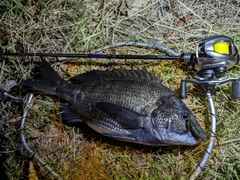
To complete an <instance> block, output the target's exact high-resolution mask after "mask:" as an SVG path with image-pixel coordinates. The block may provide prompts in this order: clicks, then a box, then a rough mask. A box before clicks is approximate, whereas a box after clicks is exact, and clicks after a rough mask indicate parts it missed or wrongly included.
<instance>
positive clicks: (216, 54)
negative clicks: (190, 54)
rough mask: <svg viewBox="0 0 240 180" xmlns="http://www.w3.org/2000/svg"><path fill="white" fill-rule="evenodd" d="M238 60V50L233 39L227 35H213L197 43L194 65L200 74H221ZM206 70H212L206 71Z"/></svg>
mask: <svg viewBox="0 0 240 180" xmlns="http://www.w3.org/2000/svg"><path fill="white" fill-rule="evenodd" d="M199 51H200V53H199ZM238 62H239V56H238V50H237V48H236V46H235V45H234V41H233V39H231V38H229V37H227V36H211V37H208V38H205V39H203V40H201V41H200V42H199V43H198V44H197V45H196V54H195V60H194V62H193V64H194V66H193V67H194V69H196V70H197V71H198V73H200V74H209V73H211V74H212V73H214V74H215V75H216V76H219V75H220V76H221V75H222V74H224V73H225V72H226V71H227V70H228V69H230V68H232V67H233V66H234V65H235V64H237V63H238ZM206 70H211V71H207V73H206V72H205V71H206Z"/></svg>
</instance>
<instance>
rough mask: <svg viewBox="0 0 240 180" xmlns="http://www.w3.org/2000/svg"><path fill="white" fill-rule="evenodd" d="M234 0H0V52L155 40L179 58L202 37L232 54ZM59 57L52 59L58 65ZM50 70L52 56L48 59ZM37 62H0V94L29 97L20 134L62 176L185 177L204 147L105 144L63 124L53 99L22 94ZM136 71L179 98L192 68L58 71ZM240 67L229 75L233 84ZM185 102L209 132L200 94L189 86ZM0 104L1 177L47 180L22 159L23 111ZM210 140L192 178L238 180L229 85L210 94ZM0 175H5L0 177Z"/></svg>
mask: <svg viewBox="0 0 240 180" xmlns="http://www.w3.org/2000/svg"><path fill="white" fill-rule="evenodd" d="M239 7H240V6H239V0H228V1H221V2H220V1H219V2H218V1H214V0H210V1H203V0H200V1H189V0H176V1H172V0H161V1H157V0H135V1H134V0H132V1H127V2H126V1H124V0H122V1H119V0H108V1H106V0H101V1H95V0H69V1H62V0H55V1H48V0H42V1H40V0H38V1H33V0H12V1H11V0H2V1H1V2H0V38H1V39H0V48H1V51H6V50H8V51H11V52H45V53H46V52H51V53H55V52H56V53H86V52H90V51H92V50H94V49H96V48H99V47H103V46H105V45H109V44H115V43H117V42H122V41H124V42H128V41H134V42H144V43H158V44H161V45H164V46H166V47H167V48H170V49H173V50H175V51H176V52H177V53H179V54H181V53H183V52H190V53H193V52H194V50H195V46H196V43H197V42H199V41H200V40H201V39H203V38H205V37H207V36H210V35H227V36H229V37H231V38H233V39H234V40H235V44H236V46H237V48H238V49H239V48H240V46H239V43H240V35H239V30H240V28H239V27H240V12H239ZM104 52H106V53H117V54H148V55H149V54H157V55H159V54H163V53H162V52H160V51H159V50H156V49H151V48H140V47H136V46H130V47H126V46H123V47H114V46H113V47H112V48H110V49H107V50H102V51H100V52H99V53H104ZM65 60H67V59H66V58H59V59H58V61H61V62H63V61H65ZM47 61H49V62H51V63H53V62H55V61H56V59H54V58H47ZM39 62H40V59H39V57H1V59H0V89H5V90H6V91H8V92H9V93H11V94H12V95H17V96H24V95H26V94H27V93H30V92H31V93H34V96H35V102H34V105H33V107H32V108H31V109H30V112H29V114H28V116H27V122H26V124H25V136H26V138H27V142H28V144H29V146H30V147H31V148H32V149H33V150H34V152H35V153H36V154H37V155H38V156H39V157H40V158H42V159H43V160H44V161H45V162H46V163H47V165H48V166H49V167H51V168H52V170H53V171H54V172H55V173H56V174H58V176H60V177H62V178H63V179H73V180H74V179H121V180H124V179H189V178H190V176H191V174H192V173H193V172H194V170H195V169H196V167H197V164H198V163H199V162H200V160H201V158H202V156H203V154H204V153H205V150H206V147H207V145H208V142H206V143H204V144H201V145H198V146H194V147H185V146H171V147H148V146H142V145H135V144H131V143H123V142H118V141H114V140H111V139H109V138H104V137H102V136H101V135H99V134H98V133H96V132H94V131H93V130H91V129H90V128H89V127H87V126H86V125H80V126H79V127H68V126H66V125H64V124H62V119H61V118H62V116H61V111H60V107H59V103H60V100H59V98H58V97H55V96H49V95H47V94H43V93H40V92H37V91H34V90H33V89H30V88H27V87H24V86H23V85H22V82H23V81H24V80H26V79H27V78H30V77H32V76H34V75H35V74H37V70H36V68H35V67H36V66H37V65H38V64H39ZM120 65H121V66H124V67H126V68H131V67H133V68H136V67H140V68H142V67H143V66H145V67H147V69H148V70H149V71H151V70H153V71H154V72H155V74H157V75H160V76H161V79H162V82H163V84H164V85H166V86H167V87H169V88H170V89H172V90H173V91H174V92H176V93H179V88H180V81H181V79H184V78H186V77H189V78H193V77H194V75H195V73H194V71H192V70H190V69H188V68H187V67H186V66H184V65H183V64H181V63H178V62H172V61H165V62H156V61H152V62H149V61H144V60H141V61H137V60H114V61H113V60H106V59H103V60H97V59H93V60H90V59H73V60H72V61H71V62H67V63H61V64H60V65H59V64H56V66H55V69H56V71H58V73H59V74H60V75H61V76H62V77H63V78H64V79H66V80H68V79H69V78H70V77H72V76H74V75H75V74H79V73H83V72H86V71H89V70H92V69H107V68H112V67H119V66H120ZM239 67H240V66H239V65H235V66H234V67H233V68H232V69H230V70H229V71H228V72H227V73H226V76H227V77H239V76H240V73H239ZM188 90H189V91H188V99H187V100H184V102H185V103H186V104H187V106H188V107H189V108H190V109H191V110H192V112H193V113H194V115H195V116H196V118H197V120H198V121H199V123H200V124H201V126H202V127H203V128H204V130H205V132H207V133H208V132H209V131H210V120H209V110H208V103H207V99H206V97H205V94H204V92H203V90H202V89H201V88H200V87H193V86H188ZM0 98H1V104H0V109H1V110H0V116H1V120H0V159H1V162H2V164H1V167H0V168H1V172H5V173H3V174H1V176H2V177H1V178H0V179H4V178H6V179H27V178H29V179H54V175H53V174H52V173H49V172H48V171H47V170H46V168H44V167H41V166H40V165H39V164H38V163H37V161H36V159H34V158H32V157H29V155H28V153H27V152H26V150H24V148H23V146H22V143H21V141H20V119H21V112H22V110H21V104H17V103H15V102H13V101H11V100H9V99H6V98H3V97H0ZM214 102H215V106H216V112H217V115H218V118H217V120H218V121H217V134H216V136H217V140H216V145H215V146H214V149H213V152H212V154H211V156H210V159H209V161H208V164H207V166H206V167H205V168H204V170H203V172H202V173H201V174H200V176H199V177H198V179H239V176H240V166H239V163H238V160H239V159H240V133H239V129H240V120H239V119H240V118H239V117H240V101H239V100H232V99H231V84H230V83H228V84H224V85H219V86H218V87H217V93H216V96H214ZM2 169H3V170H2Z"/></svg>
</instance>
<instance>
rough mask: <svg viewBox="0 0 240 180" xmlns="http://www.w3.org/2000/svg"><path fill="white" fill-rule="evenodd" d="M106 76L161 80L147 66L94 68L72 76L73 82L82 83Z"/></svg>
mask: <svg viewBox="0 0 240 180" xmlns="http://www.w3.org/2000/svg"><path fill="white" fill-rule="evenodd" d="M104 78H136V79H147V80H154V81H158V82H161V80H160V79H159V77H157V76H155V74H154V73H153V72H152V73H150V72H148V71H147V69H146V67H144V68H143V69H141V70H140V69H139V68H138V69H137V70H134V69H131V70H127V69H124V68H122V67H121V68H119V69H113V70H109V69H108V70H106V71H99V70H93V71H89V72H86V73H84V74H79V75H76V76H75V77H73V78H72V80H73V82H75V83H77V84H80V83H84V82H88V81H92V80H97V79H104Z"/></svg>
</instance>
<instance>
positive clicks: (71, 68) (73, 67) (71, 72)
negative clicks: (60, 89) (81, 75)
mask: <svg viewBox="0 0 240 180" xmlns="http://www.w3.org/2000/svg"><path fill="white" fill-rule="evenodd" d="M67 71H68V73H69V75H70V76H71V77H73V76H75V75H76V73H77V72H78V67H77V65H74V64H69V65H68V68H67Z"/></svg>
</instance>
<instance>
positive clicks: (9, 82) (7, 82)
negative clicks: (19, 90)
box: [2, 80, 17, 92]
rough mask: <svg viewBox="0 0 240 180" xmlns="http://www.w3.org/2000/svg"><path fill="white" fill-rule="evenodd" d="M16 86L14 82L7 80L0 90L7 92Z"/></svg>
mask: <svg viewBox="0 0 240 180" xmlns="http://www.w3.org/2000/svg"><path fill="white" fill-rule="evenodd" d="M16 85H17V82H16V80H8V81H6V83H5V85H3V86H2V89H3V90H5V91H7V92H8V91H10V89H11V88H12V87H13V86H16Z"/></svg>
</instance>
